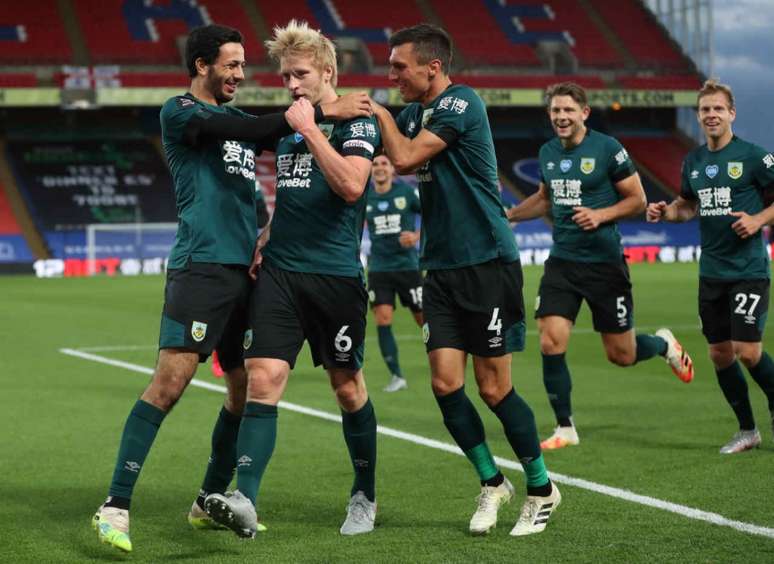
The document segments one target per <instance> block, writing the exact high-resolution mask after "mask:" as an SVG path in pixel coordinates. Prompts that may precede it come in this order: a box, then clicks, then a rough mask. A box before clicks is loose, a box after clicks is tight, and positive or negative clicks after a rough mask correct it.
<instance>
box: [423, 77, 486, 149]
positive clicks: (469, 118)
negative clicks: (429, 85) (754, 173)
mask: <svg viewBox="0 0 774 564" xmlns="http://www.w3.org/2000/svg"><path fill="white" fill-rule="evenodd" d="M485 112H486V110H485V108H484V102H483V101H482V100H481V98H479V97H478V94H476V93H475V92H474V91H473V89H471V88H462V89H459V90H455V91H454V92H453V93H452V94H450V95H448V96H443V97H442V98H441V99H440V100H438V103H437V104H436V105H435V109H434V110H433V115H432V116H430V120H429V121H428V123H427V124H426V125H425V129H427V130H428V131H431V132H432V133H435V134H436V135H437V136H438V137H440V138H441V139H443V140H444V142H445V143H446V144H447V145H451V144H452V143H454V141H455V140H457V139H458V138H459V137H461V136H462V135H463V134H464V133H465V132H466V131H468V130H470V129H473V128H475V127H480V125H481V123H484V121H485V120H484V119H483V117H482V115H483V114H484V113H485Z"/></svg>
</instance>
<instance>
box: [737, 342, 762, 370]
mask: <svg viewBox="0 0 774 564" xmlns="http://www.w3.org/2000/svg"><path fill="white" fill-rule="evenodd" d="M737 356H738V358H739V362H741V363H742V364H744V365H745V367H746V368H752V367H753V366H757V365H758V363H759V362H760V360H761V351H760V350H757V349H755V348H746V347H745V348H742V349H741V350H739V351H738V352H737Z"/></svg>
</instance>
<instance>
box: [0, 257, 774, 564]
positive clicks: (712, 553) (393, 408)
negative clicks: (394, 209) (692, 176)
mask: <svg viewBox="0 0 774 564" xmlns="http://www.w3.org/2000/svg"><path fill="white" fill-rule="evenodd" d="M541 271H542V269H540V268H537V267H531V268H527V269H526V270H525V282H526V288H525V301H526V303H527V307H528V310H530V311H531V309H532V308H531V305H532V303H533V301H534V296H535V292H536V289H537V283H538V280H539V276H540V274H541ZM632 276H633V279H634V288H635V319H636V322H637V326H638V327H641V328H642V329H643V330H647V331H653V330H654V329H655V328H657V327H660V326H662V325H666V326H672V327H673V328H674V332H675V334H676V335H677V336H678V338H679V339H680V340H681V341H682V342H683V344H684V345H685V346H686V347H687V348H688V350H689V351H690V352H691V353H692V355H693V358H694V362H695V365H696V379H695V381H694V382H693V383H692V384H690V385H685V384H682V383H681V382H679V381H678V380H677V379H676V378H675V377H674V376H673V375H672V373H671V372H670V371H669V369H668V367H667V366H666V365H665V364H664V363H663V361H662V360H660V359H654V360H652V361H649V362H646V363H642V364H641V365H638V366H635V367H633V368H628V369H623V368H618V367H616V366H613V365H611V364H609V363H607V361H606V360H605V358H604V353H603V350H602V345H601V342H600V339H599V336H598V335H596V334H595V333H593V332H591V330H590V328H591V324H590V318H589V315H588V312H587V311H586V310H585V309H584V311H583V314H582V316H581V318H580V319H579V320H578V324H577V331H576V332H575V334H573V337H572V340H571V343H570V351H569V353H568V361H569V365H570V369H571V372H572V375H573V385H574V389H573V404H574V409H575V416H576V423H577V425H578V429H579V432H580V434H581V439H582V443H581V445H580V446H579V447H576V448H569V449H565V450H562V451H558V452H549V453H547V454H546V460H547V463H548V466H549V469H550V470H552V471H554V472H559V473H562V474H565V475H569V476H573V477H577V478H583V479H586V480H591V481H594V482H597V483H601V484H606V485H609V486H614V487H618V488H624V489H627V490H630V491H632V492H635V493H638V494H642V495H647V496H652V497H655V498H659V499H662V500H665V501H671V502H674V503H679V504H683V505H687V506H690V507H693V508H696V509H700V510H704V511H711V512H715V513H719V514H721V515H723V516H725V517H728V518H731V519H736V520H740V521H744V522H748V523H754V524H757V525H760V526H764V527H769V528H772V527H774V509H772V508H773V507H774V489H773V488H772V477H771V476H772V473H771V468H772V467H773V464H774V443H772V435H771V433H772V431H771V428H770V425H769V417H768V411H767V410H766V406H765V400H764V397H763V394H762V393H761V391H760V389H759V388H758V387H757V385H755V384H754V383H753V382H752V380H751V379H749V382H750V395H751V398H752V402H753V406H754V410H755V415H756V418H757V421H758V424H759V427H760V428H761V431H762V433H763V436H764V445H763V447H762V448H761V449H760V450H757V451H753V452H749V453H744V454H741V455H737V456H731V457H721V456H720V455H719V454H718V453H717V450H718V448H719V446H720V445H721V444H722V443H723V442H725V441H726V440H727V439H728V438H729V437H730V436H731V434H732V433H733V432H734V430H735V420H734V417H733V414H732V413H731V410H730V409H729V408H728V406H727V405H726V403H725V401H724V400H723V397H722V395H721V393H720V390H719V388H718V385H717V383H716V381H715V375H714V371H713V370H712V368H711V365H710V363H709V360H708V358H707V353H706V344H705V342H704V340H703V337H702V335H701V333H700V331H699V329H698V318H697V313H696V312H697V308H696V288H697V272H696V265H660V264H657V265H647V266H634V267H633V268H632ZM0 291H1V292H2V295H3V305H2V314H0V319H2V321H3V322H2V323H0V347H1V348H0V364H1V366H2V370H1V371H0V384H1V386H2V388H0V389H2V392H0V413H2V418H1V419H0V422H1V423H2V426H1V427H0V449H1V450H0V453H1V454H0V476H2V478H0V493H1V494H2V497H1V498H0V518H2V529H0V557H2V560H3V561H4V562H89V561H101V560H108V561H121V560H131V561H135V562H161V561H185V562H188V561H191V562H195V561H202V562H246V561H256V560H258V559H265V560H267V561H272V562H340V561H360V562H505V561H514V560H516V559H520V560H523V561H525V562H563V561H567V562H601V561H607V562H624V561H625V562H666V561H669V562H674V561H680V562H688V561H690V562H697V561H698V562H732V561H745V562H772V561H774V539H769V538H764V537H761V536H754V535H751V534H748V533H743V532H739V531H736V530H733V529H730V528H727V527H721V526H717V525H712V524H709V523H705V522H702V521H697V520H693V519H689V518H687V517H684V516H681V515H676V514H673V513H668V512H666V511H663V510H660V509H654V508H649V507H645V506H642V505H639V504H636V503H632V502H628V501H623V500H621V499H616V498H613V497H609V496H604V495H601V494H598V493H594V492H591V491H587V490H584V489H580V488H576V487H572V486H569V485H565V486H563V487H562V493H563V495H564V501H563V504H562V506H561V507H560V509H559V510H558V511H557V513H556V514H555V515H554V517H552V521H551V523H550V525H549V527H548V529H547V530H546V532H545V533H543V534H541V535H536V536H533V537H527V538H521V539H515V538H511V537H509V536H508V531H509V530H510V527H511V526H512V525H513V523H514V522H515V520H516V517H517V514H518V507H519V505H520V501H517V502H516V503H513V504H511V505H510V506H508V507H507V508H506V509H504V510H503V511H502V512H501V522H500V527H499V528H498V529H497V530H496V531H495V532H494V533H493V534H492V535H490V536H489V537H487V538H471V537H470V536H468V534H467V532H466V528H467V522H468V519H469V518H470V515H471V513H472V511H473V510H474V507H475V502H474V498H475V496H476V494H477V490H478V485H477V480H476V477H475V474H474V472H473V470H472V468H470V467H469V465H468V463H467V461H466V460H465V459H464V458H462V457H460V456H456V455H453V454H449V453H445V452H442V451H438V450H433V449H430V448H428V447H425V446H420V445H416V444H411V443H408V442H405V441H401V440H398V439H393V438H390V437H385V436H380V439H379V465H378V474H377V485H378V497H379V514H378V518H377V529H376V531H375V532H374V533H373V534H371V535H367V536H365V537H359V538H342V537H340V536H339V534H338V527H339V525H340V524H341V521H342V519H343V516H344V507H345V505H346V502H347V495H348V491H349V486H350V483H351V469H350V463H349V460H348V457H347V455H346V448H345V445H344V441H343V439H342V436H341V428H340V425H338V424H336V423H331V422H328V421H324V420H320V419H317V418H314V417H310V416H307V415H301V414H297V413H293V412H289V411H287V410H281V412H280V420H279V421H280V423H279V434H278V444H277V449H276V451H275V455H274V458H273V459H272V462H271V464H270V465H269V468H268V470H267V473H266V476H265V479H264V481H263V484H262V491H261V496H260V502H261V513H262V515H263V518H264V520H265V522H266V523H267V525H268V526H269V532H268V533H267V534H265V535H262V536H261V537H259V538H258V539H256V540H255V541H253V542H247V541H239V540H238V539H237V538H236V537H235V536H234V535H232V534H231V533H228V532H214V533H213V532H206V533H205V532H195V531H192V530H190V529H189V527H188V524H187V523H186V521H185V514H186V512H187V510H188V508H189V507H190V503H191V501H192V500H193V497H194V495H195V493H196V491H197V489H198V487H199V484H200V481H201V478H202V475H203V471H204V465H205V463H206V460H207V456H208V453H209V436H210V432H211V428H212V424H213V422H214V419H215V417H216V414H217V412H218V409H219V406H220V404H221V402H222V398H221V397H220V396H219V394H217V393H214V392H212V391H208V390H203V389H198V388H193V387H192V388H190V389H189V390H188V391H187V392H186V394H185V395H184V397H183V399H182V400H181V401H180V403H179V404H178V406H177V407H176V408H175V410H174V411H173V412H172V414H171V415H170V416H169V417H168V418H167V420H166V421H165V423H164V425H163V427H162V430H161V432H160V433H159V436H158V439H157V441H156V444H155V445H154V448H153V450H152V451H151V454H150V456H149V458H148V460H147V461H146V464H145V467H144V469H143V473H142V477H141V479H140V481H139V484H138V486H137V489H136V491H135V496H134V499H133V505H132V531H131V532H132V541H133V543H134V546H135V551H134V553H132V555H130V556H123V555H121V554H119V553H118V552H116V551H113V550H111V549H109V548H108V547H106V546H104V545H101V544H99V542H98V541H97V538H96V534H95V533H94V532H93V531H92V530H91V528H90V527H89V518H90V517H91V514H92V513H93V511H94V510H95V509H96V507H97V506H98V505H99V503H100V502H101V501H102V500H103V499H104V496H105V494H106V490H107V486H108V483H109V480H110V475H111V472H112V467H113V464H114V457H115V453H116V449H117V445H118V438H119V435H120V432H121V429H122V427H123V423H124V420H125V418H126V415H127V414H128V412H129V410H130V408H131V405H132V404H133V402H134V401H135V399H136V397H137V396H138V395H139V394H140V393H141V391H142V389H143V388H144V386H145V384H146V383H147V381H148V377H147V376H146V375H142V374H137V373H135V372H131V371H128V370H125V369H122V368H114V367H110V366H105V365H102V364H97V363H94V362H90V361H86V360H83V359H78V358H73V357H69V356H65V355H63V354H61V353H59V352H58V349H60V348H62V347H72V348H79V347H94V346H110V345H148V346H151V347H152V345H153V344H154V343H155V342H156V339H157V332H158V324H159V312H160V308H161V300H162V291H163V279H162V278H161V277H147V278H116V279H107V278H94V279H61V280H37V279H33V278H29V277H6V278H0ZM528 327H529V328H530V330H531V331H530V334H529V336H528V341H527V350H526V351H525V352H524V353H522V354H520V355H516V356H515V360H514V364H513V379H514V384H515V386H516V389H517V390H518V391H519V393H521V394H522V395H523V396H524V397H525V398H526V399H527V401H528V402H529V403H530V405H531V406H532V408H533V409H534V411H535V415H536V418H537V421H538V427H539V430H540V433H541V436H542V437H544V436H546V435H547V434H549V433H550V431H551V427H552V426H553V417H552V415H551V411H550V407H549V405H548V401H547V400H546V397H545V392H544V390H543V384H542V377H541V368H540V355H539V351H538V348H537V338H536V335H535V333H534V328H535V324H534V321H533V320H531V319H530V321H529V325H528ZM395 331H396V333H397V335H399V339H400V340H399V346H400V355H401V364H402V366H403V369H404V373H405V374H406V376H407V377H408V379H409V382H410V388H409V390H408V391H406V392H401V393H399V394H396V395H390V394H385V393H383V392H382V391H381V388H382V387H383V386H384V385H385V384H386V383H387V381H388V378H389V375H388V373H387V370H386V368H385V367H384V365H383V363H382V361H381V357H380V356H379V351H378V346H377V345H376V338H375V330H374V325H373V324H372V323H370V324H369V328H368V335H369V338H368V342H367V346H366V365H365V371H366V378H367V380H368V382H369V383H370V391H371V396H372V398H373V401H374V405H375V407H376V411H377V417H378V419H379V423H380V424H381V425H384V426H387V427H391V428H394V429H399V430H402V431H407V432H410V433H415V434H418V435H421V436H424V437H428V438H432V439H437V440H441V441H444V442H450V441H451V439H450V437H449V436H448V434H447V432H446V430H445V428H444V426H443V424H442V422H441V417H440V413H439V412H438V409H437V407H436V405H435V401H434V400H433V397H432V394H431V393H430V387H429V376H428V368H427V361H426V357H425V355H424V350H423V346H422V342H421V339H420V337H419V330H418V329H417V328H416V326H415V325H414V323H413V320H412V319H411V317H410V316H409V314H408V312H407V311H406V310H402V309H401V310H399V311H398V312H397V314H396V320H395ZM766 345H767V348H768V349H769V350H774V348H773V347H772V346H771V345H772V340H771V338H768V337H767V339H766ZM98 354H102V355H103V356H108V357H110V358H115V359H119V360H124V361H127V362H131V363H135V364H138V365H141V366H146V367H151V366H153V364H154V362H155V356H156V352H155V351H154V350H153V349H152V348H144V349H139V350H134V351H110V352H102V353H98ZM198 378H200V379H203V380H207V381H210V382H215V380H214V379H213V378H212V376H211V375H210V373H209V370H208V369H207V367H202V368H201V369H200V371H199V373H198ZM469 382H470V384H469V386H468V390H469V393H470V395H471V396H472V397H473V399H474V401H475V402H476V405H477V406H478V408H479V410H480V413H481V415H482V418H483V419H484V422H485V425H486V427H487V434H488V438H489V442H490V445H491V447H492V450H493V452H494V453H495V454H496V455H498V456H502V457H504V458H508V459H511V460H513V459H514V454H513V452H512V451H511V450H510V448H509V446H508V443H507V442H506V440H505V438H504V436H503V433H502V430H501V428H500V424H499V422H498V421H497V419H496V418H495V417H494V415H493V414H492V413H491V412H490V411H489V410H488V409H487V408H486V407H485V406H484V405H483V404H482V403H481V402H480V401H479V400H478V398H477V397H475V396H476V394H475V385H474V383H473V380H472V377H471V378H469ZM285 399H286V400H287V401H290V402H293V403H297V404H301V405H304V406H308V407H313V408H317V409H321V410H325V411H328V412H331V413H335V412H336V411H337V410H336V406H335V404H334V401H333V398H332V394H331V392H330V391H329V385H328V383H327V378H326V377H325V375H324V373H323V372H322V371H321V370H318V369H314V368H313V367H312V366H311V362H310V360H309V356H308V354H307V352H306V351H304V352H303V353H302V356H301V358H300V360H299V363H298V365H297V368H296V370H295V372H294V373H293V375H292V376H291V381H290V384H289V386H288V390H287V392H286V395H285ZM506 473H507V474H508V475H509V477H510V478H511V480H512V481H513V482H514V483H515V485H516V486H517V490H521V489H523V483H524V482H523V476H522V475H521V474H519V473H517V472H514V471H506Z"/></svg>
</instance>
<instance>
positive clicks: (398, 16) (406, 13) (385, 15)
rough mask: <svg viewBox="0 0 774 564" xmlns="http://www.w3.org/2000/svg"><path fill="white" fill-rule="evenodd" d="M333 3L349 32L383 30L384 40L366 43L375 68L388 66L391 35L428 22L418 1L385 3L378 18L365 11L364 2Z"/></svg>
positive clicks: (340, 0)
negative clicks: (419, 23) (388, 43)
mask: <svg viewBox="0 0 774 564" xmlns="http://www.w3.org/2000/svg"><path fill="white" fill-rule="evenodd" d="M330 4H331V6H333V7H334V8H335V9H336V11H337V12H338V14H339V16H340V17H341V21H342V22H343V23H344V25H345V26H346V27H347V28H348V29H353V28H354V29H362V30H379V31H381V32H382V37H381V41H365V44H366V47H368V51H369V52H370V53H371V58H372V59H373V62H374V64H375V65H386V64H387V58H388V57H389V46H388V45H387V38H388V37H389V34H390V33H391V32H393V31H397V30H399V29H401V28H403V27H408V26H411V25H415V24H417V23H418V22H421V21H424V20H425V18H424V16H423V15H422V12H420V11H419V8H418V7H417V4H416V2H415V1H414V0H390V1H389V2H384V3H382V4H380V5H379V9H378V15H377V14H374V12H373V11H371V10H364V9H363V3H362V2H361V1H360V0H335V1H332V2H331V3H330ZM375 16H378V17H375ZM365 37H366V38H369V37H368V36H365ZM369 39H370V38H369Z"/></svg>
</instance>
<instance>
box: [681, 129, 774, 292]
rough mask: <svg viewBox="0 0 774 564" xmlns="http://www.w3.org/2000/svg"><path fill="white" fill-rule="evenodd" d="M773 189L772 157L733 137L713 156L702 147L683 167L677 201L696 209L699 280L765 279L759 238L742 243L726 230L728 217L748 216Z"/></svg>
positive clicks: (765, 266)
mask: <svg viewBox="0 0 774 564" xmlns="http://www.w3.org/2000/svg"><path fill="white" fill-rule="evenodd" d="M772 189H774V156H772V154H771V153H768V152H766V151H765V150H764V149H762V148H761V147H758V146H757V145H753V144H752V143H748V142H747V141H743V140H741V139H739V138H738V137H736V136H734V137H733V138H732V139H731V142H730V143H729V144H728V145H726V146H725V147H723V148H722V149H720V150H719V151H710V150H709V149H708V148H707V146H706V145H702V146H701V147H698V148H696V149H694V150H693V151H691V152H690V153H688V155H687V156H686V157H685V160H684V161H683V172H682V186H681V188H680V195H681V196H682V197H683V198H685V199H686V200H691V201H695V202H696V203H697V205H698V215H699V228H700V231H701V258H700V259H699V275H700V276H707V277H709V278H725V279H759V278H769V277H770V272H769V256H768V254H767V253H766V246H765V242H764V240H763V235H762V234H759V235H756V236H754V237H750V238H748V239H742V238H741V237H739V236H738V235H737V234H736V233H735V232H734V230H733V229H732V228H731V224H733V223H734V222H735V221H736V220H737V219H738V218H737V217H735V216H733V215H729V214H730V213H731V212H732V211H735V212H746V213H748V214H750V215H754V214H756V213H758V212H760V211H761V210H763V205H764V204H763V202H764V196H765V193H766V192H767V191H769V190H772Z"/></svg>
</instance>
